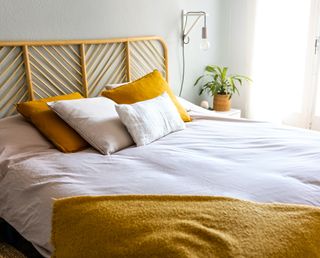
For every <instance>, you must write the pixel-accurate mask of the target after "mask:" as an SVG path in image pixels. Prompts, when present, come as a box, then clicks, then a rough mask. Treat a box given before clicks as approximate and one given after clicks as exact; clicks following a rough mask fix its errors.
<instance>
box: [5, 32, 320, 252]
mask: <svg viewBox="0 0 320 258" xmlns="http://www.w3.org/2000/svg"><path fill="white" fill-rule="evenodd" d="M154 41H156V43H154ZM109 44H111V45H112V46H110V45H109ZM91 45H92V47H90V46H91ZM108 45H109V46H108ZM118 45H119V47H118V48H117V46H118ZM0 46H3V48H2V49H0V54H1V51H2V52H4V51H5V50H4V48H8V50H9V51H8V52H5V53H6V54H7V55H6V56H7V57H6V58H5V59H3V60H5V61H8V63H7V66H6V67H7V68H8V67H9V68H8V69H5V71H9V70H10V69H12V68H13V67H15V69H14V70H13V72H12V71H11V75H12V74H13V76H12V78H13V77H14V78H15V79H12V78H11V79H10V80H8V79H6V78H9V77H5V79H3V78H2V83H3V84H2V85H3V87H2V88H0V94H2V96H3V98H1V101H0V107H1V114H2V116H3V117H7V118H4V119H2V120H0V189H1V191H0V203H1V206H0V217H1V218H3V219H4V220H5V221H7V222H8V223H9V224H10V225H12V226H13V227H14V228H15V229H16V230H17V231H18V232H19V233H20V234H21V235H22V236H23V237H24V238H26V239H27V240H28V241H30V242H31V243H32V244H33V245H34V246H35V247H36V248H37V250H38V251H39V252H40V253H41V254H42V255H43V256H44V257H50V255H51V254H52V251H53V250H52V245H51V243H50V234H51V216H52V204H53V201H54V200H55V199H59V198H64V197H72V196H100V195H129V194H135V195H139V194H143V195H201V196H224V197H233V198H238V199H242V200H249V201H254V202H262V203H274V202H276V203H289V204H302V205H309V206H315V207H320V169H319V160H320V133H318V132H315V131H307V130H302V129H297V128H292V127H284V126H277V125H273V124H270V123H265V122H259V121H251V120H246V119H232V118H224V117H220V116H217V115H212V113H211V112H210V111H207V110H204V109H202V108H200V107H198V106H196V105H194V104H192V103H190V102H188V101H186V100H184V99H181V98H180V99H179V101H180V103H181V104H182V105H183V106H184V107H185V108H186V110H188V112H189V114H190V115H191V117H192V119H193V121H192V122H190V123H187V124H186V129H185V130H183V131H179V132H175V133H173V134H170V135H168V136H166V137H164V138H162V139H160V140H158V141H155V142H153V143H152V144H149V145H146V146H142V147H134V146H131V147H129V148H126V149H124V150H121V151H119V152H116V153H115V154H112V155H107V156H104V155H101V154H100V153H98V152H97V151H96V150H94V149H92V148H88V149H86V150H84V151H81V152H77V153H72V154H63V153H61V152H59V151H58V150H56V149H55V148H54V147H53V145H52V144H50V143H49V142H48V141H47V140H45V139H44V138H43V137H42V136H41V134H39V133H38V132H37V130H36V129H34V128H33V127H32V126H31V125H30V124H29V123H28V122H27V121H25V120H24V119H23V118H22V117H21V116H20V115H14V107H13V106H12V104H13V103H15V102H17V101H23V100H25V99H26V98H31V99H33V98H40V97H43V94H49V95H51V94H50V93H52V94H54V93H55V92H57V91H58V92H59V89H58V88H57V87H56V86H57V84H58V81H59V80H60V81H62V80H75V81H74V84H77V83H78V90H79V91H81V92H83V94H84V95H85V96H87V97H93V96H97V95H98V94H99V93H100V91H101V89H102V88H103V87H104V85H105V84H106V83H107V81H108V80H109V79H110V74H111V75H113V74H114V73H112V70H106V71H103V70H100V71H102V72H99V68H98V66H93V68H91V69H90V65H93V64H95V63H98V62H99V60H100V61H101V60H102V59H101V58H103V54H101V53H103V52H101V51H103V49H104V50H105V51H107V50H108V49H109V52H104V54H105V55H106V54H108V53H109V54H110V53H114V51H119V52H116V53H117V54H116V55H115V56H114V59H113V60H116V58H115V57H117V58H119V60H118V62H119V63H118V64H117V65H114V67H113V66H112V65H109V66H108V67H109V69H111V67H113V68H112V69H113V71H114V70H115V71H118V74H117V75H115V76H113V78H112V80H111V81H112V83H121V82H123V81H126V80H133V79H135V78H136V77H137V78H138V77H139V76H141V75H142V74H143V73H147V72H148V69H149V70H150V69H152V68H154V67H153V66H152V64H153V65H155V66H158V67H160V69H161V71H162V73H163V74H164V76H168V70H167V50H166V48H165V45H164V44H163V41H162V40H159V38H157V37H150V38H148V37H144V38H138V39H137V38H134V39H116V40H105V41H94V42H93V41H92V42H91V41H72V42H47V43H46V42H40V43H36V42H20V43H19V42H6V43H3V42H2V43H1V42H0ZM105 46H107V47H105ZM159 46H160V47H159ZM95 47H97V48H98V50H96V51H94V50H92V49H95ZM38 48H39V49H38ZM113 48H114V49H113ZM121 49H122V50H121ZM31 51H33V52H31ZM40 51H44V52H40ZM50 51H55V52H56V54H57V53H58V52H59V53H60V54H61V55H63V58H62V57H61V59H59V60H60V62H61V64H60V65H59V62H57V61H56V62H55V63H54V65H53V66H50V67H49V65H48V64H45V63H46V61H45V59H46V58H47V59H48V58H53V57H52V55H50V54H49V52H50ZM64 51H66V52H64ZM91 51H94V52H91ZM112 51H113V52H112ZM30 52H31V55H30ZM40 53H41V54H40ZM66 53H69V54H66ZM86 53H91V56H93V58H92V59H90V58H89V59H88V56H87V57H86V56H85V54H86ZM13 54H14V56H11V57H10V55H13ZM35 55H38V56H35ZM44 55H45V56H44ZM122 55H123V57H122V58H120V57H121V56H122ZM139 55H140V56H139ZM57 56H59V54H57ZM67 56H69V58H70V60H73V59H76V58H78V62H79V63H78V66H77V67H78V68H77V69H78V70H77V71H78V73H75V74H73V75H74V76H70V71H71V70H72V68H70V69H68V68H67V67H66V66H67V63H63V62H65V61H63V60H64V59H66V58H67ZM70 56H72V58H71V57H70ZM112 56H113V55H112V54H111V58H109V59H108V60H111V59H112ZM23 57H24V58H23ZM109 57H110V56H109ZM19 58H22V59H21V60H20V63H19V61H17V60H19ZM150 58H152V59H151V60H153V61H150ZM10 60H11V61H10ZM70 60H69V62H70V63H71V62H74V61H75V60H73V61H70ZM13 61H14V62H15V63H16V65H17V66H15V65H12V66H10V63H12V62H13ZM105 61H106V60H105ZM4 63H5V62H4ZM15 63H14V64H15ZM88 63H89V65H88ZM8 64H9V66H8ZM39 65H40V66H41V65H42V66H43V67H46V69H43V70H41V68H39V67H40V66H39ZM70 65H72V66H76V65H75V62H74V64H70ZM58 67H59V69H58ZM70 67H71V66H70ZM88 67H89V68H88ZM95 67H97V68H96V69H97V70H95ZM104 67H105V66H104ZM119 67H120V68H119ZM21 69H22V70H21ZM102 69H103V68H102ZM144 69H145V70H144ZM20 70H21V71H20ZM66 70H68V73H69V75H68V76H67V75H61V73H62V71H64V72H66ZM93 70H95V72H94V71H93ZM14 71H16V72H14ZM88 71H89V73H88ZM139 72H141V74H140V73H139ZM53 73H55V74H54V75H55V76H53ZM79 73H80V74H81V76H80V77H79V76H78V75H79ZM88 74H89V76H88ZM90 74H91V76H90ZM134 74H135V75H134ZM2 75H3V73H2ZM21 76H23V79H21V78H20V77H21ZM41 76H42V77H41ZM77 76H78V77H77ZM95 76H96V77H95ZM135 76H136V77H135ZM46 77H47V78H46ZM54 77H57V78H56V79H58V80H55V79H54ZM81 77H82V78H81ZM45 78H46V80H45ZM76 78H77V79H76ZM95 78H98V79H95ZM41 80H43V82H44V84H41V83H40V82H41ZM94 81H96V85H98V86H96V87H94V88H91V87H90V86H91V85H95V84H92V82H94ZM98 81H99V82H100V83H97V82H98ZM102 82H103V83H102ZM100 85H102V86H100ZM10 87H11V88H12V87H14V89H13V90H12V91H11V90H10V89H11V88H10ZM60 87H61V86H60ZM61 90H62V91H63V92H64V91H67V90H68V89H65V88H64V89H61ZM70 90H71V91H72V90H73V89H70ZM12 92H15V93H13V95H8V94H12ZM45 96H47V95H45Z"/></svg>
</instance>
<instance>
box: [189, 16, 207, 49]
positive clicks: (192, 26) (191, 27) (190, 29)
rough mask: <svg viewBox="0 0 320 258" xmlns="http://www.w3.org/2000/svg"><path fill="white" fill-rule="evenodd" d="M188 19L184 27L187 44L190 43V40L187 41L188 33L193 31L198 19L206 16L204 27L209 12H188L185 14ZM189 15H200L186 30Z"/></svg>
mask: <svg viewBox="0 0 320 258" xmlns="http://www.w3.org/2000/svg"><path fill="white" fill-rule="evenodd" d="M184 16H185V17H186V20H185V24H184V27H183V42H184V43H185V44H188V43H189V40H188V41H187V42H185V39H186V38H187V37H188V35H189V34H190V32H191V31H192V29H193V28H194V26H195V25H196V24H197V23H198V21H199V20H200V19H201V17H202V16H203V17H204V27H206V26H207V14H206V13H205V12H203V11H201V12H187V13H186V14H185V15H184ZM189 16H198V17H197V19H196V20H195V21H194V22H193V24H192V25H191V26H190V28H189V29H188V31H187V32H186V29H187V22H188V17H189Z"/></svg>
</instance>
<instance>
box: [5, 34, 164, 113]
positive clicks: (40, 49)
mask: <svg viewBox="0 0 320 258" xmlns="http://www.w3.org/2000/svg"><path fill="white" fill-rule="evenodd" d="M154 69H158V70H159V71H160V72H161V73H162V74H163V76H164V77H165V78H166V79H167V80H168V52H167V47H166V44H165V42H164V41H163V40H162V38H160V37H155V36H153V37H138V38H119V39H106V40H69V41H26V42H22V41H20V42H1V41H0V118H2V117H6V116H10V115H12V114H14V113H15V104H16V103H19V102H23V101H27V100H34V99H39V98H46V97H50V96H56V95H62V94H68V93H71V92H76V91H77V92H80V93H82V94H83V95H84V96H85V97H95V96H98V95H99V94H100V92H101V91H102V90H103V88H104V87H105V86H106V85H107V84H110V83H121V82H127V81H132V80H135V79H137V78H139V77H141V76H143V75H145V74H147V73H149V72H151V71H153V70H154Z"/></svg>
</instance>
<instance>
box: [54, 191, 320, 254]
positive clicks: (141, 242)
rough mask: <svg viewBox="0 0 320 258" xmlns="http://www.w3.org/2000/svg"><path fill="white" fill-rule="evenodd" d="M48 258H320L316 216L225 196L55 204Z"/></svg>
mask: <svg viewBox="0 0 320 258" xmlns="http://www.w3.org/2000/svg"><path fill="white" fill-rule="evenodd" d="M52 242H53V245H54V247H55V251H54V254H53V257H57V258H64V257H66V258H72V257H77V258H80V257H86V258H96V257H99V258H100V257H139V258H143V257H146V258H149V257H161V258H165V257H170V258H175V257H259V258H262V257H320V209H319V208H316V207H308V206H299V205H285V204H259V203H253V202H248V201H241V200H237V199H231V198H224V197H200V196H143V195H142V196H101V197H73V198H67V199H61V200H57V201H56V202H55V203H54V212H53V224H52Z"/></svg>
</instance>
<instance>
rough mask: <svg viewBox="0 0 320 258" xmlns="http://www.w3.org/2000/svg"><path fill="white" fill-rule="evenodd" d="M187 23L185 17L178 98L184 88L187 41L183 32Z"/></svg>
mask: <svg viewBox="0 0 320 258" xmlns="http://www.w3.org/2000/svg"><path fill="white" fill-rule="evenodd" d="M187 22H188V16H186V20H185V22H184V25H183V28H182V78H181V84H180V91H179V97H181V94H182V91H183V86H184V78H185V72H186V56H185V45H186V44H188V43H189V41H190V40H189V39H188V41H187V42H186V41H185V30H186V27H187Z"/></svg>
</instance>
